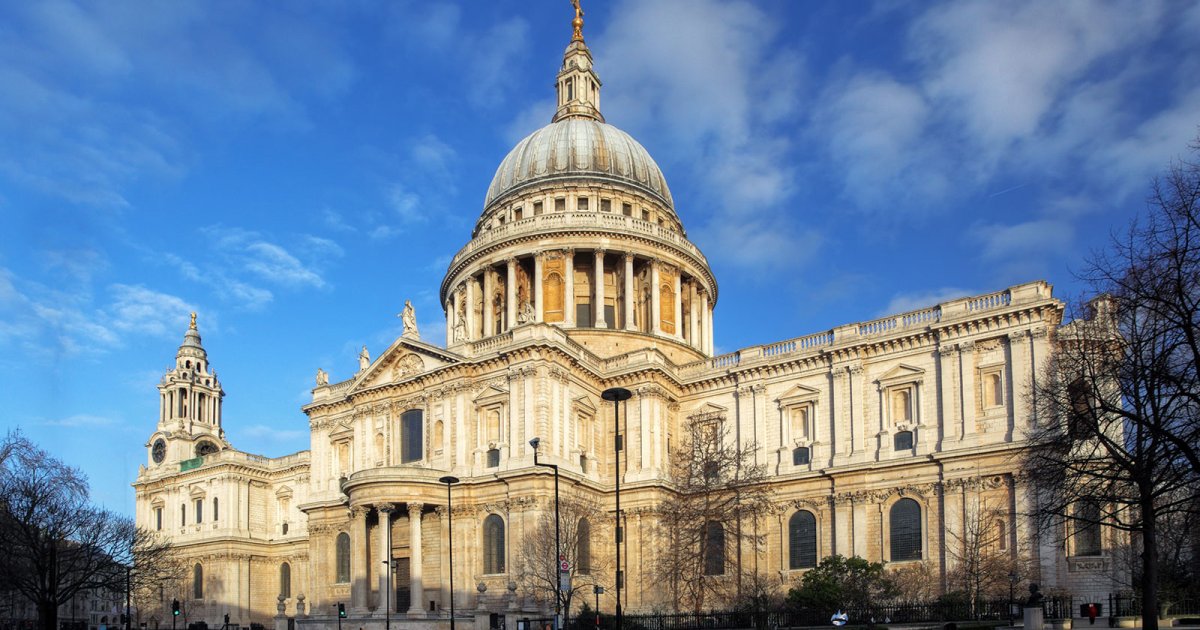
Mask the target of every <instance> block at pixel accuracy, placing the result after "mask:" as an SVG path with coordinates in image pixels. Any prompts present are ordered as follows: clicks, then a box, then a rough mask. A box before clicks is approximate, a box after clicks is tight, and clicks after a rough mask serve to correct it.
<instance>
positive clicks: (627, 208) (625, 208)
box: [621, 203, 633, 217]
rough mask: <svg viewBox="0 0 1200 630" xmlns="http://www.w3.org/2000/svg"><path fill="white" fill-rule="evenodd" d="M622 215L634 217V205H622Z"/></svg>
mask: <svg viewBox="0 0 1200 630" xmlns="http://www.w3.org/2000/svg"><path fill="white" fill-rule="evenodd" d="M621 214H623V215H625V216H627V217H631V216H633V204H631V203H623V204H621Z"/></svg>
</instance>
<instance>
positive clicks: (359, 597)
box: [350, 505, 371, 615]
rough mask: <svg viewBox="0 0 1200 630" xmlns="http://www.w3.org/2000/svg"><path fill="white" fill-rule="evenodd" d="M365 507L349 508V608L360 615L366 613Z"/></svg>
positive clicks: (368, 587) (367, 588)
mask: <svg viewBox="0 0 1200 630" xmlns="http://www.w3.org/2000/svg"><path fill="white" fill-rule="evenodd" d="M367 545H368V543H367V508H365V507H363V506H361V505H356V506H354V507H352V508H350V553H351V554H352V555H351V558H350V573H351V581H350V608H351V609H353V610H355V611H356V612H357V613H358V614H360V615H365V614H366V613H367V593H368V592H369V591H370V590H371V587H370V586H369V585H368V584H367V555H368V554H367Z"/></svg>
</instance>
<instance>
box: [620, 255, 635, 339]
mask: <svg viewBox="0 0 1200 630" xmlns="http://www.w3.org/2000/svg"><path fill="white" fill-rule="evenodd" d="M636 301H637V300H636V296H635V295H634V294H633V252H625V303H624V304H623V305H622V307H623V308H624V311H625V330H637V325H636V324H635V323H634V321H633V304H634V302H636Z"/></svg>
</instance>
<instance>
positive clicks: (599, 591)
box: [592, 584, 604, 630]
mask: <svg viewBox="0 0 1200 630" xmlns="http://www.w3.org/2000/svg"><path fill="white" fill-rule="evenodd" d="M592 592H593V593H595V594H596V630H600V596H601V595H603V594H604V587H603V586H600V585H599V584H595V585H593V586H592Z"/></svg>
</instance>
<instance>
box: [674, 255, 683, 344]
mask: <svg viewBox="0 0 1200 630" xmlns="http://www.w3.org/2000/svg"><path fill="white" fill-rule="evenodd" d="M674 288H675V336H676V337H678V338H680V339H683V269H682V268H680V269H676V270H675V287H674Z"/></svg>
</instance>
